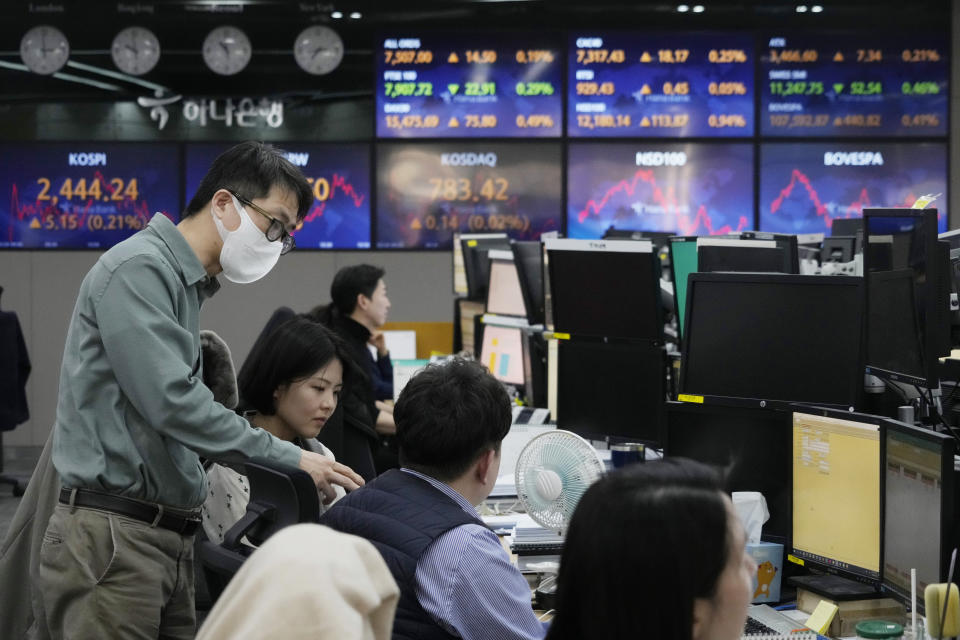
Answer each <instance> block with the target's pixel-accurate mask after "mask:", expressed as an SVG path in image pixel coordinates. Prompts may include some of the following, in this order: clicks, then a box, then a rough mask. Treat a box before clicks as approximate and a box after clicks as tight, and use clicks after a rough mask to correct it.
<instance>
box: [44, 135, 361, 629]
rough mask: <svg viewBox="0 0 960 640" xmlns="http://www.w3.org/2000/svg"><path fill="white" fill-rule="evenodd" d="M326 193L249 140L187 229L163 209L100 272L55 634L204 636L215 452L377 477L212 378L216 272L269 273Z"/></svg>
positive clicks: (85, 356)
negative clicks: (201, 545)
mask: <svg viewBox="0 0 960 640" xmlns="http://www.w3.org/2000/svg"><path fill="white" fill-rule="evenodd" d="M312 202H313V195H312V191H311V189H310V187H309V184H308V183H307V181H306V179H305V178H304V177H303V174H302V173H301V172H300V171H299V170H298V169H297V168H296V167H294V166H293V165H292V164H291V163H290V162H288V161H287V160H286V159H285V158H284V157H283V156H282V155H281V154H280V153H279V152H278V151H277V150H275V149H273V148H272V147H270V146H268V145H263V144H260V143H255V142H247V143H243V144H240V145H237V146H236V147H233V148H232V149H230V150H228V151H226V152H225V153H223V154H222V155H221V156H219V157H218V158H217V159H216V160H215V161H214V163H213V165H212V166H211V167H210V170H209V172H208V173H207V175H206V177H204V179H203V181H202V182H201V183H200V187H199V188H198V190H197V193H196V195H195V196H194V197H193V200H191V202H190V204H189V205H188V206H187V209H186V211H185V212H184V213H183V219H182V221H181V222H180V223H179V224H178V225H176V226H174V224H173V223H172V222H171V221H170V220H169V219H168V218H167V217H166V216H164V215H161V214H157V215H155V216H154V217H153V219H152V220H151V221H150V224H149V225H148V227H147V228H146V229H144V230H143V231H141V232H139V233H137V234H135V235H134V236H132V237H131V238H129V239H128V240H126V241H124V242H121V243H120V244H118V245H116V246H115V247H113V248H112V249H110V250H109V251H107V252H106V253H104V254H103V256H101V257H100V259H99V260H98V261H97V263H96V264H95V265H94V267H93V268H92V269H91V270H90V272H89V273H88V274H87V276H86V278H84V280H83V284H82V285H81V287H80V293H79V296H78V298H77V304H76V307H75V308H74V311H73V317H72V318H71V321H70V327H69V330H68V332H67V341H66V347H65V349H64V355H63V364H62V368H61V373H60V391H59V397H58V404H57V419H56V423H55V425H54V434H53V449H52V457H53V463H54V466H56V469H57V472H58V474H59V476H60V479H61V482H62V484H63V489H62V491H61V493H60V504H58V505H57V507H56V509H55V511H54V514H53V516H52V517H51V518H50V522H49V524H48V525H47V530H46V533H45V535H44V540H43V545H42V547H41V552H40V570H39V572H40V583H41V584H40V588H41V592H42V593H43V608H44V617H45V622H46V624H47V626H48V627H49V631H50V635H51V637H53V638H63V637H69V638H102V637H111V638H121V637H122V638H158V637H162V638H192V637H193V636H194V633H195V618H196V616H195V611H194V602H193V600H194V590H193V575H194V572H193V532H194V530H195V529H196V528H197V524H198V522H199V507H200V505H201V504H202V502H203V500H204V497H205V495H206V490H207V487H206V478H205V476H204V473H203V468H202V466H201V464H200V460H199V456H201V455H202V456H206V457H210V458H215V459H217V460H222V461H228V462H229V461H242V460H244V459H246V458H248V457H253V456H263V457H267V458H271V459H273V460H276V461H278V462H282V463H285V464H288V465H291V466H298V467H300V468H301V469H304V470H306V471H307V472H308V473H310V475H311V476H312V477H313V479H314V480H315V481H316V483H317V487H318V488H319V489H320V490H321V491H322V492H323V493H324V494H325V495H327V496H329V497H331V498H332V496H333V488H332V486H331V485H333V484H336V485H340V486H343V487H345V488H346V489H348V490H351V489H355V488H357V486H359V485H361V484H363V480H362V479H361V478H360V477H359V476H358V475H357V474H355V473H354V472H353V471H352V470H351V469H350V468H349V467H346V466H344V465H342V464H338V463H334V462H331V461H330V460H328V459H327V458H325V457H323V456H321V455H318V454H314V453H310V452H307V451H304V450H303V449H301V448H300V447H298V446H296V445H294V444H292V443H288V442H283V441H281V440H278V439H277V438H274V437H273V436H272V435H270V434H269V433H267V432H266V431H262V430H258V429H254V428H252V427H251V426H250V425H249V424H248V423H247V421H246V420H244V419H243V418H241V417H240V416H238V415H236V414H235V413H233V412H232V411H230V410H228V409H226V408H225V407H223V406H222V405H220V404H218V403H216V402H215V401H214V399H213V395H212V393H211V392H210V390H209V389H207V387H206V386H204V384H203V381H202V371H201V366H202V360H201V358H200V336H199V329H200V327H199V312H200V306H201V304H202V303H203V301H204V300H205V299H206V298H208V297H210V296H212V295H213V294H214V293H216V291H217V289H218V288H219V284H218V283H217V280H216V278H215V277H214V276H216V275H217V274H219V273H220V272H221V271H222V272H223V274H224V276H225V277H226V278H227V279H228V280H231V281H234V282H241V283H246V282H253V281H255V280H258V279H259V278H261V277H263V276H265V275H266V274H267V273H268V272H269V271H270V269H271V268H272V267H273V266H274V265H275V264H276V262H277V260H278V259H279V257H280V255H281V254H282V253H286V252H287V251H289V250H290V249H292V248H293V246H294V241H293V238H292V236H290V232H291V231H292V230H293V229H295V228H296V225H297V224H298V223H299V222H300V221H302V220H303V217H304V215H305V214H306V212H307V210H308V208H309V206H310V204H311V203H312ZM38 622H39V623H40V624H43V623H44V620H40V621H38Z"/></svg>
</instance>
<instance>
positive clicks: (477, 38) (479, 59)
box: [375, 32, 563, 138]
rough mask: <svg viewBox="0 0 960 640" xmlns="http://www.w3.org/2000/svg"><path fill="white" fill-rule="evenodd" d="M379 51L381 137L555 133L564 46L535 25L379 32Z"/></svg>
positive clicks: (559, 123) (559, 120)
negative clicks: (510, 29) (505, 29)
mask: <svg viewBox="0 0 960 640" xmlns="http://www.w3.org/2000/svg"><path fill="white" fill-rule="evenodd" d="M380 45H381V46H380V48H379V50H378V52H377V70H376V89H375V92H376V113H377V126H376V129H377V136H379V137H381V138H438V137H457V138H469V137H544V136H554V137H555V136H559V135H560V134H561V129H562V125H563V95H562V93H561V91H562V82H563V76H562V65H563V60H562V53H561V51H560V48H559V47H558V46H557V39H556V38H554V37H550V36H549V35H544V34H538V33H529V32H524V33H500V32H486V33H473V34H469V33H467V34H444V33H433V34H420V35H417V36H412V37H409V36H402V37H385V38H383V39H382V40H381V42H380Z"/></svg>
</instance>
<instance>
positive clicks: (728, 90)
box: [567, 31, 754, 138]
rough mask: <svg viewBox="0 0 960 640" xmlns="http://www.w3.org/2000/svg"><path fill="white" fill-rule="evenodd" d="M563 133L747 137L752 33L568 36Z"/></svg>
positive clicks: (750, 116)
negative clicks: (564, 126)
mask: <svg viewBox="0 0 960 640" xmlns="http://www.w3.org/2000/svg"><path fill="white" fill-rule="evenodd" d="M568 51H569V60H568V63H567V68H568V70H569V71H568V73H569V77H568V79H567V104H568V107H567V135H569V136H584V137H615V136H624V137H638V136H643V137H670V138H676V137H683V138H686V137H730V136H752V135H753V128H754V126H753V113H754V108H753V36H751V35H750V34H746V33H693V32H676V33H643V32H630V31H619V32H611V33H594V32H589V33H587V32H576V33H573V34H571V36H570V42H569V49H568Z"/></svg>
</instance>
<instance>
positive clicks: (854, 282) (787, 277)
mask: <svg viewBox="0 0 960 640" xmlns="http://www.w3.org/2000/svg"><path fill="white" fill-rule="evenodd" d="M731 281H732V282H743V283H758V284H781V283H782V284H789V285H793V284H804V285H808V284H809V285H814V284H815V285H825V286H837V287H839V286H845V287H850V288H851V289H853V290H854V291H853V292H852V295H856V296H859V297H860V299H861V300H862V299H863V296H864V291H863V288H864V282H863V278H860V277H858V276H808V275H793V274H786V273H731V272H722V271H720V272H713V273H704V272H697V273H692V274H690V278H689V282H688V284H687V312H686V315H687V317H686V318H685V320H684V326H685V327H687V333H686V335H685V336H684V350H683V353H682V354H681V361H680V393H679V394H678V399H679V400H681V401H694V402H710V403H717V404H726V405H730V406H742V407H760V408H771V407H772V408H780V409H789V408H790V407H791V406H793V405H794V404H796V403H798V402H799V403H804V404H815V405H817V406H822V407H831V408H834V409H838V410H841V411H853V410H854V409H855V408H856V407H858V406H859V405H860V404H861V402H862V393H863V377H862V375H861V376H857V377H856V380H854V381H851V389H850V390H849V392H850V396H849V397H851V398H852V399H853V401H852V403H850V404H834V403H830V402H818V401H816V400H800V399H797V398H794V399H778V398H757V397H749V396H722V395H713V394H700V393H697V392H696V390H693V389H689V386H688V383H687V376H688V374H689V371H690V366H689V365H690V349H689V348H688V346H689V332H690V320H691V314H692V310H693V304H692V301H693V298H694V295H693V294H694V292H695V290H696V284H697V283H700V282H731ZM864 312H865V307H864V306H863V305H862V304H861V309H860V313H861V323H860V327H861V330H860V336H859V340H858V342H859V349H858V354H859V355H858V358H857V365H856V370H857V371H861V372H862V371H863V370H864V357H865V355H864V349H865V347H864V334H863V326H864V323H863V321H862V317H863V314H864Z"/></svg>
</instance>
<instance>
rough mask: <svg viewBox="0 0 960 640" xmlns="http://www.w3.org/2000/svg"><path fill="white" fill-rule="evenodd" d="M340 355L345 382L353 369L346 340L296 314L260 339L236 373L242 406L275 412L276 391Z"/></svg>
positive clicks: (264, 413) (310, 374) (349, 380)
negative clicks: (344, 343) (343, 341)
mask: <svg viewBox="0 0 960 640" xmlns="http://www.w3.org/2000/svg"><path fill="white" fill-rule="evenodd" d="M334 358H337V359H338V360H340V362H341V363H342V364H343V384H344V387H346V386H347V385H348V384H350V382H351V375H352V369H351V367H350V365H349V358H348V357H347V356H346V355H345V353H344V347H343V343H342V342H341V340H340V338H338V337H337V336H336V335H335V334H334V333H333V332H332V331H330V330H329V329H327V328H326V327H324V326H323V325H320V324H317V323H316V322H313V321H312V320H309V319H307V318H304V317H303V316H295V317H293V318H291V319H289V320H287V321H286V322H284V323H283V324H281V325H280V326H278V327H277V328H275V329H274V330H273V331H272V332H270V333H268V334H267V335H265V336H263V337H262V339H258V340H257V342H256V343H255V344H254V347H253V349H252V350H251V351H250V355H249V356H247V359H246V360H245V361H244V362H243V367H241V368H240V373H239V374H238V375H237V387H238V390H239V392H240V408H241V409H242V410H250V409H253V410H255V411H257V412H258V413H261V414H263V415H268V416H269V415H273V414H274V413H275V412H276V406H275V402H274V397H273V392H274V391H276V390H277V389H278V388H280V387H281V386H283V385H285V384H290V383H291V382H296V381H298V380H303V379H305V378H308V377H310V376H312V375H313V374H314V373H316V372H317V371H319V370H320V369H322V368H323V367H325V366H327V365H328V364H329V363H330V361H331V360H333V359H334Z"/></svg>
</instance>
